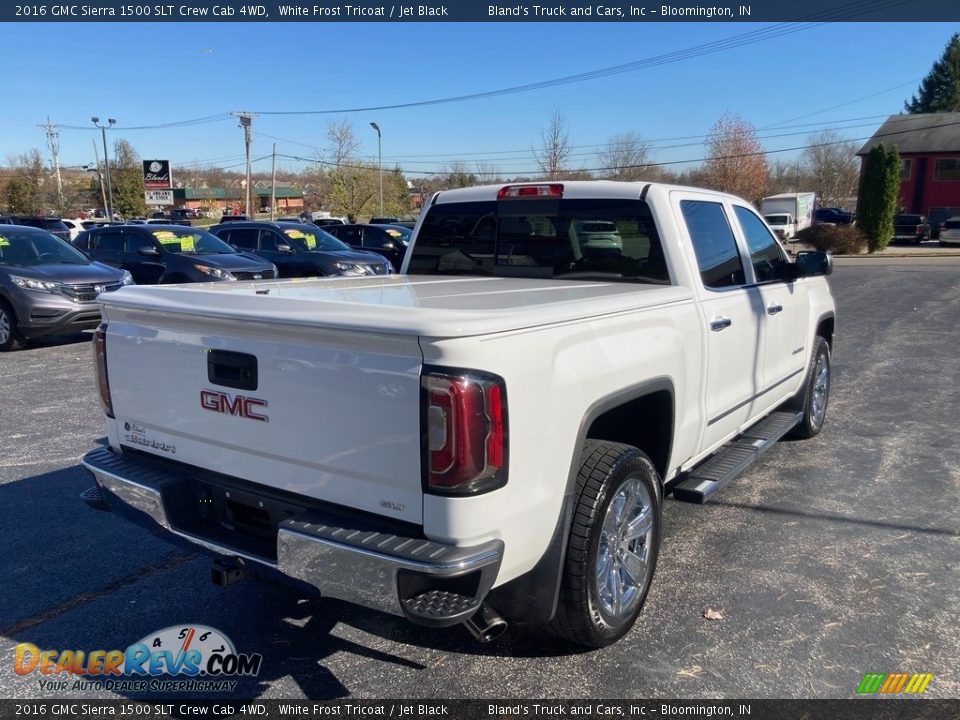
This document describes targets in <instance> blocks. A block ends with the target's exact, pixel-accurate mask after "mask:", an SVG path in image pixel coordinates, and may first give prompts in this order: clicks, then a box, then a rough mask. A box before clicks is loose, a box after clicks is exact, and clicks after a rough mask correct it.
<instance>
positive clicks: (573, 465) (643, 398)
mask: <svg viewBox="0 0 960 720" xmlns="http://www.w3.org/2000/svg"><path fill="white" fill-rule="evenodd" d="M629 421H637V422H636V425H632V426H629V427H624V428H620V427H618V425H619V424H621V423H622V424H629ZM675 423H676V411H675V391H674V386H673V381H672V380H671V379H670V378H669V377H658V378H654V379H651V380H647V381H644V382H642V383H638V384H636V385H632V386H630V387H627V388H623V389H622V390H619V391H617V392H615V393H613V394H611V395H608V396H606V397H604V398H601V399H600V400H597V401H596V402H594V403H593V404H592V405H591V406H590V407H589V408H587V410H586V412H585V413H584V415H583V418H581V420H580V427H579V430H578V431H577V441H576V443H575V445H574V447H573V448H572V452H571V460H570V469H569V471H568V474H567V480H566V484H565V487H564V495H563V503H562V505H561V507H560V514H559V517H558V518H557V523H556V525H555V527H554V530H553V535H552V536H551V538H550V543H549V545H548V546H547V550H546V552H544V554H543V556H542V557H541V558H540V560H539V561H538V562H537V564H536V565H535V566H534V567H533V569H532V570H530V571H529V572H527V573H525V574H523V575H521V576H520V577H518V578H515V579H513V580H511V581H510V582H508V583H506V584H505V585H502V586H501V587H498V588H495V589H494V590H493V592H492V593H491V594H490V602H491V605H493V606H494V607H496V608H497V609H498V610H499V611H500V612H501V613H503V614H504V615H508V616H510V617H515V618H524V619H526V620H531V621H541V622H546V621H548V620H550V619H551V618H553V616H554V615H555V614H556V611H557V602H558V598H559V595H560V581H561V578H562V575H563V564H564V561H565V559H566V549H567V538H568V536H569V535H570V526H571V524H572V522H573V508H574V505H575V504H576V500H577V498H576V488H577V475H578V474H579V472H580V464H579V458H580V451H581V448H582V447H583V444H584V442H585V441H586V440H587V439H593V440H609V441H612V442H621V443H625V444H627V445H633V446H634V447H637V448H638V449H640V450H642V451H643V452H644V453H646V454H647V456H649V457H650V460H651V461H652V462H653V465H654V467H655V468H656V469H657V473H658V474H659V476H660V481H661V484H662V483H663V478H664V476H665V474H666V470H667V467H668V465H669V462H670V453H671V450H672V448H673V437H674V431H675Z"/></svg>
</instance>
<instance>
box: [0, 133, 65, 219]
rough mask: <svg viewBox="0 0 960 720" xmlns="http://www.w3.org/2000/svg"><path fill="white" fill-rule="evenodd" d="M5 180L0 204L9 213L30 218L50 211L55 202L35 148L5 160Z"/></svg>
mask: <svg viewBox="0 0 960 720" xmlns="http://www.w3.org/2000/svg"><path fill="white" fill-rule="evenodd" d="M7 162H8V164H9V165H10V172H9V177H8V179H7V182H6V186H5V187H4V192H3V202H4V204H5V205H7V207H8V209H9V210H10V211H11V212H15V213H23V214H33V213H39V212H42V211H43V210H44V209H45V208H47V207H52V206H53V205H54V203H55V201H56V195H55V193H54V192H53V188H52V187H51V184H50V183H49V182H48V178H47V172H46V166H45V165H44V164H43V156H42V155H41V154H40V151H39V150H38V149H37V148H30V150H28V151H27V152H25V153H24V154H23V155H11V156H9V157H8V158H7Z"/></svg>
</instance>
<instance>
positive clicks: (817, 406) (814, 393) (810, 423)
mask: <svg viewBox="0 0 960 720" xmlns="http://www.w3.org/2000/svg"><path fill="white" fill-rule="evenodd" d="M822 370H825V371H826V375H825V376H823V375H822V373H821V371H822ZM830 380H831V370H830V346H829V345H828V344H827V341H826V340H824V339H823V338H822V337H820V336H819V335H818V336H817V337H815V338H814V340H813V352H812V353H811V354H810V366H809V367H808V368H807V375H806V378H805V379H804V381H803V387H802V388H801V389H800V392H799V393H797V395H796V396H795V397H794V398H793V400H791V401H790V402H789V403H788V405H787V407H788V409H791V410H797V411H800V412H802V413H803V419H801V420H800V424H799V425H797V426H796V427H795V428H793V430H791V431H790V437H793V438H799V439H801V440H807V439H809V438H812V437H813V436H814V435H816V434H818V433H819V432H820V430H821V429H822V428H823V423H824V421H825V420H826V418H827V403H828V402H829V400H830ZM821 403H822V405H821Z"/></svg>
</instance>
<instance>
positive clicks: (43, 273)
mask: <svg viewBox="0 0 960 720" xmlns="http://www.w3.org/2000/svg"><path fill="white" fill-rule="evenodd" d="M132 282H133V278H131V277H130V273H128V272H127V271H126V270H118V269H116V268H112V267H109V266H107V265H103V264H101V263H98V262H93V261H92V260H91V259H90V258H88V257H87V256H86V255H84V254H83V253H81V252H80V251H79V250H77V249H75V248H74V247H73V246H72V245H70V243H68V242H65V241H63V240H61V239H60V238H58V237H55V236H53V235H51V234H50V233H48V232H47V231H46V230H39V229H37V228H32V227H25V226H21V225H0V351H5V350H13V349H16V348H17V347H19V346H21V345H23V343H24V342H25V341H26V340H27V339H29V338H34V337H40V336H42V335H59V334H62V333H71V332H77V331H79V330H86V329H89V328H94V327H96V326H97V325H98V324H99V323H100V305H99V303H97V295H98V294H99V293H101V292H110V291H112V290H116V289H117V288H120V287H123V286H124V285H129V284H131V283H132Z"/></svg>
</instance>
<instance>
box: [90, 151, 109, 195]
mask: <svg viewBox="0 0 960 720" xmlns="http://www.w3.org/2000/svg"><path fill="white" fill-rule="evenodd" d="M90 141H91V142H92V143H93V159H94V160H96V161H97V180H98V181H99V182H100V197H102V198H103V212H104V213H106V212H107V189H106V188H105V187H104V185H103V173H102V172H101V171H100V153H99V152H97V140H96V138H90Z"/></svg>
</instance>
